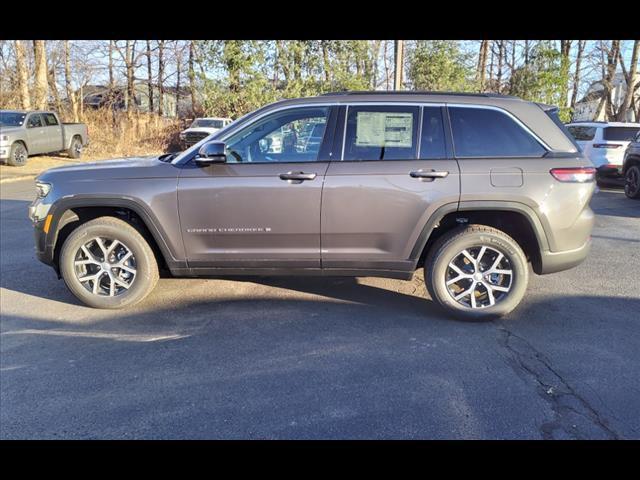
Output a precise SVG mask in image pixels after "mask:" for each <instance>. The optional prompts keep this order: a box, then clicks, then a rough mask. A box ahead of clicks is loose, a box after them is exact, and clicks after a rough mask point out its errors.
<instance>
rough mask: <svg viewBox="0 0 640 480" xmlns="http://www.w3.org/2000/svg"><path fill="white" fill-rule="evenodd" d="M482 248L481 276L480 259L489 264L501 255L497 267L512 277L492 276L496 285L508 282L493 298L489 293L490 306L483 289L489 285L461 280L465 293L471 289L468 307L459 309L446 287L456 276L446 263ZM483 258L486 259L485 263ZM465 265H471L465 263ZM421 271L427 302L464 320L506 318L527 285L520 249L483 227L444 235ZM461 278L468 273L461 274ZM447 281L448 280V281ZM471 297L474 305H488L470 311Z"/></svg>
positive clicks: (517, 302)
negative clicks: (504, 289)
mask: <svg viewBox="0 0 640 480" xmlns="http://www.w3.org/2000/svg"><path fill="white" fill-rule="evenodd" d="M482 246H485V247H488V248H487V249H486V250H485V252H489V253H490V255H487V254H486V253H485V254H484V255H483V258H481V262H480V263H481V265H480V267H481V268H480V271H481V272H483V271H484V270H483V268H484V269H485V270H487V271H488V269H487V268H486V266H484V267H483V266H482V260H483V259H484V260H487V259H488V260H489V262H490V263H491V261H492V260H495V259H497V258H499V255H498V254H499V253H500V254H502V255H503V256H504V257H501V258H503V260H501V264H505V265H508V267H509V269H510V270H511V272H512V274H511V275H510V276H508V275H505V274H502V275H498V274H495V275H497V277H493V278H499V279H500V282H509V284H508V286H507V287H506V288H508V289H509V291H508V292H504V293H503V292H498V293H497V294H496V293H495V292H494V291H493V290H492V293H491V295H492V297H493V298H492V299H493V300H494V304H493V305H490V304H489V302H490V298H489V292H488V290H489V289H488V288H487V286H486V285H487V284H488V285H493V284H492V283H491V281H488V280H487V279H486V278H482V279H480V281H479V282H478V283H477V286H476V284H472V283H471V282H475V280H474V279H463V280H461V283H463V284H464V282H465V281H467V280H468V282H469V283H468V284H466V285H468V288H469V289H470V288H471V287H472V286H473V290H472V293H471V294H470V295H469V297H468V298H469V300H468V303H469V305H463V304H461V303H460V302H459V301H457V300H455V299H454V297H453V294H452V293H451V292H450V291H449V287H448V286H447V284H446V283H447V278H448V276H449V277H452V276H454V275H456V276H457V275H458V274H457V273H455V272H454V271H453V269H451V267H450V266H449V265H450V262H454V259H459V258H460V257H459V255H462V252H463V250H466V251H467V252H469V253H471V255H472V257H473V255H474V254H473V252H474V250H475V251H476V252H477V253H476V254H475V255H476V256H479V254H480V248H481V247H482ZM491 255H493V257H491ZM485 257H488V258H487V259H485ZM474 258H475V257H474ZM455 261H457V260H455ZM476 261H477V258H476ZM469 265H472V264H470V263H469ZM454 266H457V264H456V263H454ZM498 266H499V265H498ZM503 268H506V267H503ZM424 269H425V270H424V276H425V284H426V286H427V290H428V292H429V294H430V295H431V298H432V299H433V300H434V301H435V302H436V303H437V304H438V305H440V306H441V307H442V308H443V309H444V310H445V311H446V312H448V313H450V314H452V315H453V316H455V317H457V318H461V319H464V320H488V319H492V318H497V317H501V316H503V315H506V314H508V313H509V312H511V311H512V310H513V309H514V308H516V307H517V306H518V304H519V303H520V301H521V300H522V297H523V296H524V293H525V291H526V289H527V283H528V281H529V266H528V263H527V258H526V256H525V254H524V252H523V251H522V248H520V245H518V243H517V242H516V241H515V240H514V239H513V238H511V237H510V236H509V235H507V234H506V233H504V232H502V231H500V230H497V229H495V228H492V227H488V226H485V225H469V226H467V227H459V228H456V229H454V230H452V231H450V232H447V233H445V234H444V235H443V236H442V237H441V238H439V239H438V241H437V242H435V244H434V245H433V246H432V247H431V249H430V250H429V254H428V255H427V258H426V261H425V265H424ZM470 270H473V271H475V267H473V266H472V267H471V268H470ZM501 271H502V270H501ZM485 273H486V272H485ZM465 274H468V273H467V272H465ZM509 278H510V279H511V280H510V281H509V280H508V279H509ZM449 279H450V280H451V278H449ZM505 285H506V283H505V284H501V288H504V287H505ZM494 286H498V285H497V284H496V285H494ZM451 288H456V284H453V286H452V287H451ZM465 288H466V287H463V288H462V289H461V290H462V292H464V291H465ZM476 289H477V291H478V293H480V298H478V296H476ZM462 292H461V293H462ZM456 293H457V292H456ZM471 296H474V297H476V298H478V299H477V300H476V298H474V299H473V301H474V303H475V302H479V303H480V305H482V302H483V301H484V302H486V303H487V304H488V305H487V306H483V307H482V308H471V305H470V304H471ZM498 297H499V298H498ZM465 298H466V297H463V299H461V301H464V299H465Z"/></svg>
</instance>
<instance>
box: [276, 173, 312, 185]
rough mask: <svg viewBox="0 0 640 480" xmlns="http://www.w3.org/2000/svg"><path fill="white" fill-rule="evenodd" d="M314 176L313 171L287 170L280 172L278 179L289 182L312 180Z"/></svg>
mask: <svg viewBox="0 0 640 480" xmlns="http://www.w3.org/2000/svg"><path fill="white" fill-rule="evenodd" d="M316 176H317V174H315V173H304V172H287V173H281V174H280V180H287V181H288V182H289V183H302V182H304V181H305V180H313V179H314V178H316Z"/></svg>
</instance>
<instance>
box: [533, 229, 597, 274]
mask: <svg viewBox="0 0 640 480" xmlns="http://www.w3.org/2000/svg"><path fill="white" fill-rule="evenodd" d="M590 250H591V238H589V239H588V240H587V241H586V242H585V244H584V245H582V246H581V247H579V248H576V249H575V250H564V251H561V252H550V251H543V252H540V265H539V266H537V267H538V268H536V269H535V271H536V273H537V274H538V275H545V274H547V273H555V272H561V271H563V270H568V269H570V268H573V267H576V266H578V265H580V264H581V263H582V262H583V261H584V259H585V258H587V255H588V254H589V251H590Z"/></svg>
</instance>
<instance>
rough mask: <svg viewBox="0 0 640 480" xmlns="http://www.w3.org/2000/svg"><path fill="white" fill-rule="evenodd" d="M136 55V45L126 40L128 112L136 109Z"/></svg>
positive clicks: (126, 100) (126, 99) (126, 97)
mask: <svg viewBox="0 0 640 480" xmlns="http://www.w3.org/2000/svg"><path fill="white" fill-rule="evenodd" d="M134 55H135V45H132V44H131V41H130V40H127V41H126V44H125V67H126V70H127V94H126V95H125V102H126V109H127V112H132V111H133V110H135V109H136V98H135V86H134V83H133V82H134V65H133V60H134V58H135V57H134Z"/></svg>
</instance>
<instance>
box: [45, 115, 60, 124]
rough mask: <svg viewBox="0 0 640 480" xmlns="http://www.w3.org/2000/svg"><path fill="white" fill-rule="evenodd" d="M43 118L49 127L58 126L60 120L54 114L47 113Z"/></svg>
mask: <svg viewBox="0 0 640 480" xmlns="http://www.w3.org/2000/svg"><path fill="white" fill-rule="evenodd" d="M43 116H44V121H45V123H46V124H47V127H55V126H56V125H58V120H57V119H56V116H55V115H54V114H53V113H45V114H44V115H43Z"/></svg>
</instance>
